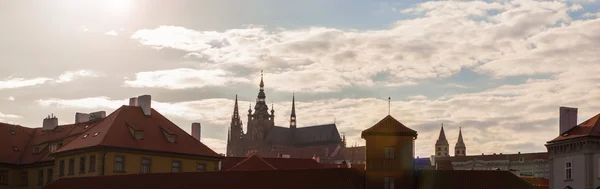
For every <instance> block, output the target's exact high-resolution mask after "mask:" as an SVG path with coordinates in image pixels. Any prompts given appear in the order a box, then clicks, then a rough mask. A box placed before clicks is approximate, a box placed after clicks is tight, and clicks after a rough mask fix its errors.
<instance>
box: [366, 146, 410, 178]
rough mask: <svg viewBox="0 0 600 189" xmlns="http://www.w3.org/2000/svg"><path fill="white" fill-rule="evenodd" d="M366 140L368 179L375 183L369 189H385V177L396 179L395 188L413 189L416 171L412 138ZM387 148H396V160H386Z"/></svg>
mask: <svg viewBox="0 0 600 189" xmlns="http://www.w3.org/2000/svg"><path fill="white" fill-rule="evenodd" d="M365 140H366V161H367V163H366V170H367V172H366V174H367V179H369V180H372V181H369V183H373V186H370V187H369V188H383V186H384V178H385V177H394V178H395V181H394V186H395V188H400V187H403V188H404V187H406V188H411V187H412V185H413V183H412V179H411V178H412V176H413V175H412V174H413V169H414V149H413V146H414V145H413V140H412V137H399V136H365ZM385 147H395V155H394V156H395V159H393V160H388V159H385ZM373 181H375V182H373ZM401 182H404V183H401Z"/></svg>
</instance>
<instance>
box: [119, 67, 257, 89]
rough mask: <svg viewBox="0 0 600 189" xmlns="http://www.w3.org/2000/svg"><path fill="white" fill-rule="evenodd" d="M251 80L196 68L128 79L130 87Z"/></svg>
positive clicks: (193, 85)
mask: <svg viewBox="0 0 600 189" xmlns="http://www.w3.org/2000/svg"><path fill="white" fill-rule="evenodd" d="M244 82H250V81H249V80H248V79H245V78H236V77H234V76H233V75H232V74H231V73H229V72H227V71H225V70H222V69H214V70H196V69H189V68H179V69H173V70H160V71H149V72H140V73H137V74H136V78H135V80H126V81H125V85H126V86H129V87H160V88H167V89H187V88H202V87H206V86H225V85H228V84H232V83H244Z"/></svg>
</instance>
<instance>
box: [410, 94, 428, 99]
mask: <svg viewBox="0 0 600 189" xmlns="http://www.w3.org/2000/svg"><path fill="white" fill-rule="evenodd" d="M407 98H408V99H409V100H427V99H428V97H427V96H425V95H414V96H408V97H407Z"/></svg>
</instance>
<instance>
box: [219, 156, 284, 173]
mask: <svg viewBox="0 0 600 189" xmlns="http://www.w3.org/2000/svg"><path fill="white" fill-rule="evenodd" d="M276 169H277V168H275V167H274V166H273V165H271V164H269V163H267V162H266V161H265V160H263V159H261V158H260V157H258V155H252V156H250V157H248V158H246V159H245V160H242V161H241V162H239V163H238V164H236V165H235V166H233V167H232V168H229V169H227V170H226V171H262V170H276Z"/></svg>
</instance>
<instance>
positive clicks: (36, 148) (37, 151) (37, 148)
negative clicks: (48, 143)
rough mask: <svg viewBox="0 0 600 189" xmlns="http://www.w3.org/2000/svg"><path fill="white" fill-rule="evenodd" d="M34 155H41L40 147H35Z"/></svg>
mask: <svg viewBox="0 0 600 189" xmlns="http://www.w3.org/2000/svg"><path fill="white" fill-rule="evenodd" d="M33 153H34V154H37V153H40V147H39V146H35V147H33Z"/></svg>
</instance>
